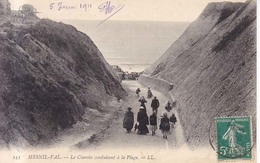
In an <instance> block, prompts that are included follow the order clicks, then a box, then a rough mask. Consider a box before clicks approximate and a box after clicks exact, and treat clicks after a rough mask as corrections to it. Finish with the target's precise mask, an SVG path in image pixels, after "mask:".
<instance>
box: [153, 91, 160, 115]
mask: <svg viewBox="0 0 260 163" xmlns="http://www.w3.org/2000/svg"><path fill="white" fill-rule="evenodd" d="M159 106H160V103H159V100H158V99H157V98H156V96H154V99H153V100H152V103H151V107H152V108H153V112H155V113H156V115H157V112H158V108H159Z"/></svg>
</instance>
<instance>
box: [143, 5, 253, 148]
mask: <svg viewBox="0 0 260 163" xmlns="http://www.w3.org/2000/svg"><path fill="white" fill-rule="evenodd" d="M145 74H146V75H148V77H146V76H143V77H142V78H140V79H141V83H147V84H150V85H152V86H153V88H154V89H159V90H160V89H161V88H160V87H158V86H159V85H161V86H163V84H161V83H162V82H161V81H162V80H158V79H163V80H166V81H167V82H169V83H172V84H173V89H172V90H171V91H170V93H171V94H172V95H173V96H174V98H175V99H176V100H177V110H178V112H179V116H180V122H181V123H182V125H183V127H184V131H185V136H186V138H187V141H188V143H189V144H190V145H194V146H197V145H199V146H204V145H205V146H209V137H210V135H211V137H213V139H214V136H215V133H214V131H215V125H214V118H215V117H219V116H231V115H232V116H240V115H242V116H252V119H253V126H254V129H253V130H254V131H255V119H256V2H255V1H247V2H245V3H229V2H223V3H210V4H209V5H208V6H207V7H206V8H205V10H204V11H203V12H202V14H201V15H200V16H199V18H198V19H197V20H195V21H194V22H192V23H191V24H190V26H189V27H188V28H187V29H186V31H185V32H184V33H183V35H182V36H181V37H180V38H179V39H178V40H177V41H176V42H174V43H173V44H172V45H171V47H170V48H169V49H168V50H167V51H166V52H165V53H164V54H163V55H162V57H161V58H159V59H158V60H157V61H156V62H155V63H154V64H153V65H152V66H151V67H150V68H148V69H147V70H145ZM151 78H152V79H154V82H152V83H149V81H151ZM164 83H165V82H164ZM164 85H165V84H164ZM166 85H167V84H166ZM166 87H167V88H166V89H168V88H169V85H167V86H166ZM163 90H164V89H163ZM168 90H169V89H168ZM165 93H168V91H165Z"/></svg>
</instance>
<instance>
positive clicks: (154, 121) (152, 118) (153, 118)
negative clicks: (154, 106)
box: [150, 111, 157, 135]
mask: <svg viewBox="0 0 260 163" xmlns="http://www.w3.org/2000/svg"><path fill="white" fill-rule="evenodd" d="M156 114H157V113H156V112H155V111H154V112H153V114H152V115H151V116H150V126H151V127H150V129H151V131H152V135H155V131H156V130H157V116H156Z"/></svg>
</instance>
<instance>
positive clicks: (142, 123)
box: [137, 106, 149, 135]
mask: <svg viewBox="0 0 260 163" xmlns="http://www.w3.org/2000/svg"><path fill="white" fill-rule="evenodd" d="M137 122H139V126H138V132H137V133H138V134H140V135H145V134H147V133H149V130H148V128H147V125H149V121H148V116H147V113H146V111H145V110H144V107H143V106H141V107H140V110H139V112H138V114H137Z"/></svg>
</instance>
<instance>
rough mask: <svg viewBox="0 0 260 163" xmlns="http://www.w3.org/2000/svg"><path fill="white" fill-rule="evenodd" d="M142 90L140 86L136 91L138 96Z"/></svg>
mask: <svg viewBox="0 0 260 163" xmlns="http://www.w3.org/2000/svg"><path fill="white" fill-rule="evenodd" d="M140 92H141V90H140V88H137V89H136V91H135V93H136V97H139V93H140Z"/></svg>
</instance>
